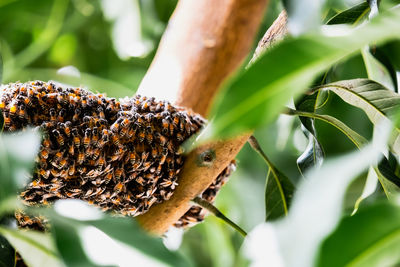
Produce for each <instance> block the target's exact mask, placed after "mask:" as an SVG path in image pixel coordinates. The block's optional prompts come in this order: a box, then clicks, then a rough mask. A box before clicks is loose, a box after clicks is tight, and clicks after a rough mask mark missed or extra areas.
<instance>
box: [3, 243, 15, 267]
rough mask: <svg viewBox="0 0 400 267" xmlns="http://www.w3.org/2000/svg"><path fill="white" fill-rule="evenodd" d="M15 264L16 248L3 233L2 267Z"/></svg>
mask: <svg viewBox="0 0 400 267" xmlns="http://www.w3.org/2000/svg"><path fill="white" fill-rule="evenodd" d="M14 265H15V250H14V248H13V247H12V246H11V245H10V243H9V242H8V241H7V239H5V238H4V237H3V236H2V235H0V267H10V266H14Z"/></svg>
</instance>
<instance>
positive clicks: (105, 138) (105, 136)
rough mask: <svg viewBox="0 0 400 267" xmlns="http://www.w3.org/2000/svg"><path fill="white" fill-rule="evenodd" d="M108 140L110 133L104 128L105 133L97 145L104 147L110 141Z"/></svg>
mask: <svg viewBox="0 0 400 267" xmlns="http://www.w3.org/2000/svg"><path fill="white" fill-rule="evenodd" d="M108 141H109V133H108V130H106V129H104V130H103V135H102V136H101V139H100V140H99V142H98V143H97V146H98V147H99V148H102V147H103V146H104V145H105V144H107V143H108Z"/></svg>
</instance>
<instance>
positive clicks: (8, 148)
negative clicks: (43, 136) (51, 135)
mask: <svg viewBox="0 0 400 267" xmlns="http://www.w3.org/2000/svg"><path fill="white" fill-rule="evenodd" d="M39 146H40V134H39V133H38V132H36V131H31V130H27V131H24V132H19V133H16V134H3V135H1V136H0V175H1V179H0V201H2V200H4V199H6V198H8V197H12V196H15V195H16V194H17V190H18V189H19V188H21V187H22V186H24V185H25V183H26V181H27V180H28V179H29V177H30V176H31V172H32V169H33V166H34V158H35V157H36V155H37V153H38V150H39Z"/></svg>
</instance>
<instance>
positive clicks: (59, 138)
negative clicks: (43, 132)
mask: <svg viewBox="0 0 400 267" xmlns="http://www.w3.org/2000/svg"><path fill="white" fill-rule="evenodd" d="M52 133H53V135H54V136H55V138H56V140H57V143H58V145H59V146H63V145H64V137H63V136H62V134H60V132H59V131H58V130H57V129H54V130H53V131H52Z"/></svg>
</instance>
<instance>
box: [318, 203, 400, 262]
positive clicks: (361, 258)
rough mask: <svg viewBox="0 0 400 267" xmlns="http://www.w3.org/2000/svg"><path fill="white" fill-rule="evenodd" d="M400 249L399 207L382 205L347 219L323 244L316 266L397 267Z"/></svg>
mask: <svg viewBox="0 0 400 267" xmlns="http://www.w3.org/2000/svg"><path fill="white" fill-rule="evenodd" d="M399 250H400V208H399V207H398V206H394V205H390V204H388V203H380V204H375V205H373V206H371V207H368V208H365V209H361V210H360V211H359V212H357V213H356V214H355V215H353V216H351V217H345V218H344V219H343V220H342V221H341V222H340V224H339V226H338V228H337V229H336V230H335V231H334V232H333V233H332V234H331V235H330V236H329V237H328V238H327V239H326V240H325V242H324V243H323V244H322V247H321V251H320V253H319V259H318V261H317V264H316V265H317V266H321V267H322V266H323V267H330V266H332V267H333V266H335V267H338V266H352V267H357V266H359V267H363V266H370V267H374V266H376V267H380V266H395V265H396V264H398V263H400V254H399ZM338 255H340V256H338ZM396 266H397V265H396Z"/></svg>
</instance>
